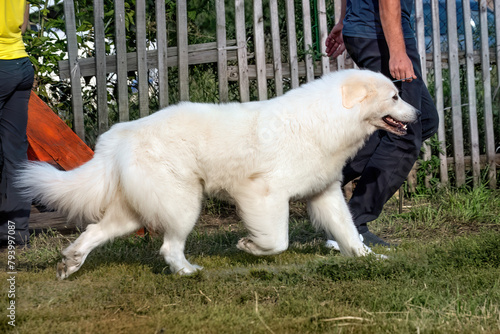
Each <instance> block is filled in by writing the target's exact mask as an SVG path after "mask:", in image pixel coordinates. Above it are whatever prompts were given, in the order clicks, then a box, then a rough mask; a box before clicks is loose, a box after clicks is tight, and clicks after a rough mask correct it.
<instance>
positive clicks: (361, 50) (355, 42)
mask: <svg viewBox="0 0 500 334" xmlns="http://www.w3.org/2000/svg"><path fill="white" fill-rule="evenodd" d="M345 42H346V47H347V50H348V52H349V54H350V55H351V57H352V58H353V60H354V61H355V62H356V64H358V66H359V67H361V68H366V69H370V70H372V71H377V72H381V73H383V74H385V75H386V76H388V77H390V76H389V75H388V72H389V71H388V63H389V52H388V49H387V45H386V44H385V42H384V41H383V40H370V39H362V38H361V39H360V38H349V37H347V38H345ZM409 51H410V52H412V50H411V48H410V50H409ZM410 58H411V59H412V60H413V59H414V58H415V56H414V55H412V56H411V57H410ZM416 59H417V61H419V58H418V54H417V55H416ZM414 67H415V72H416V75H417V77H418V78H417V80H413V81H412V82H411V83H407V82H404V83H401V82H399V83H398V84H397V85H398V88H399V89H400V95H401V97H402V99H403V100H405V101H406V102H408V103H410V104H411V105H413V106H414V107H415V108H417V109H419V110H421V111H423V110H422V102H421V101H422V95H425V94H424V93H425V92H427V89H425V85H424V83H423V81H422V79H421V71H420V66H419V64H414ZM424 91H425V92H424ZM427 94H428V92H427ZM433 110H434V113H435V108H434V109H433ZM423 114H424V115H423V118H422V119H424V118H425V119H426V121H427V120H428V119H429V120H430V119H433V117H432V112H430V114H431V116H428V115H427V112H423ZM435 114H436V115H437V113H435ZM428 123H429V124H431V123H432V122H431V121H429V122H428ZM426 124H427V123H426ZM421 144H422V123H421V120H420V119H419V121H418V122H416V123H413V124H410V125H409V126H408V134H407V135H405V136H403V137H399V136H396V135H393V134H390V133H387V132H385V131H379V134H378V135H377V136H372V137H371V138H370V139H369V141H368V142H367V145H366V146H365V147H364V148H362V149H361V150H360V152H359V153H358V154H357V155H356V156H355V157H354V158H353V159H352V161H350V162H349V163H348V164H347V165H346V167H345V168H344V175H345V178H346V180H349V179H353V178H355V177H356V176H360V179H359V181H358V182H357V185H356V188H355V189H354V192H353V195H352V198H351V200H350V201H349V208H350V210H351V213H352V214H353V219H354V222H355V225H356V227H357V228H358V231H359V232H360V233H361V234H362V235H364V236H365V235H366V236H367V237H368V238H371V237H372V236H373V235H372V234H371V233H369V230H368V226H367V223H368V222H370V221H372V220H374V219H376V218H377V217H378V216H379V215H380V212H381V211H382V208H383V206H384V205H385V203H386V202H387V200H388V199H389V198H391V197H392V196H393V195H394V193H395V192H396V190H397V189H398V188H399V187H400V186H401V185H402V183H403V182H404V180H405V179H406V177H407V175H408V173H409V172H410V170H411V168H412V167H413V164H414V163H415V161H416V159H417V157H418V155H419V152H420V146H421ZM374 237H376V236H374ZM365 239H366V238H365ZM368 241H369V242H370V241H371V242H372V243H377V242H375V241H373V240H368Z"/></svg>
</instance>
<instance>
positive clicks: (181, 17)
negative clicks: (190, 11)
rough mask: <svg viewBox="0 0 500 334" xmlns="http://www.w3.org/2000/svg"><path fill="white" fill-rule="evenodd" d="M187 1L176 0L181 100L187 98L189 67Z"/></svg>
mask: <svg viewBox="0 0 500 334" xmlns="http://www.w3.org/2000/svg"><path fill="white" fill-rule="evenodd" d="M187 24H188V20H187V3H186V1H177V49H178V51H177V53H178V55H179V57H178V58H177V61H178V66H179V95H180V96H179V97H180V100H181V101H188V100H189V68H188V65H189V64H188V30H187Z"/></svg>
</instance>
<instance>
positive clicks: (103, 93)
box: [94, 0, 109, 134]
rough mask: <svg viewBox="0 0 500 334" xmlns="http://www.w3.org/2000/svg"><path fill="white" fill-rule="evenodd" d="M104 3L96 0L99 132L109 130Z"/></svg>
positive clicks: (95, 27) (95, 29)
mask: <svg viewBox="0 0 500 334" xmlns="http://www.w3.org/2000/svg"><path fill="white" fill-rule="evenodd" d="M104 38H105V37H104V1H103V0H94V45H95V68H96V73H95V77H96V90H97V114H98V121H97V123H98V132H99V134H102V133H104V132H106V131H107V130H108V127H109V126H108V90H107V82H106V45H105V41H104Z"/></svg>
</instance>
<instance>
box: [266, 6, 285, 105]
mask: <svg viewBox="0 0 500 334" xmlns="http://www.w3.org/2000/svg"><path fill="white" fill-rule="evenodd" d="M269 11H270V14H271V40H272V48H273V68H272V70H273V72H272V73H273V76H274V85H275V89H276V96H280V95H283V68H282V65H281V38H280V28H279V18H278V2H277V0H269Z"/></svg>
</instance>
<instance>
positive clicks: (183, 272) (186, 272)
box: [175, 264, 203, 276]
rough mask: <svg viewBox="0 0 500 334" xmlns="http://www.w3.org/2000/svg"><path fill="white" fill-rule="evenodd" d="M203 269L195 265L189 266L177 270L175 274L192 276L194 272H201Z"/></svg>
mask: <svg viewBox="0 0 500 334" xmlns="http://www.w3.org/2000/svg"><path fill="white" fill-rule="evenodd" d="M202 269H203V267H202V266H199V265H197V264H191V265H190V266H186V267H184V268H181V269H180V270H177V271H176V272H175V273H176V274H179V275H182V276H185V275H191V274H194V273H195V272H197V271H199V270H202Z"/></svg>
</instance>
